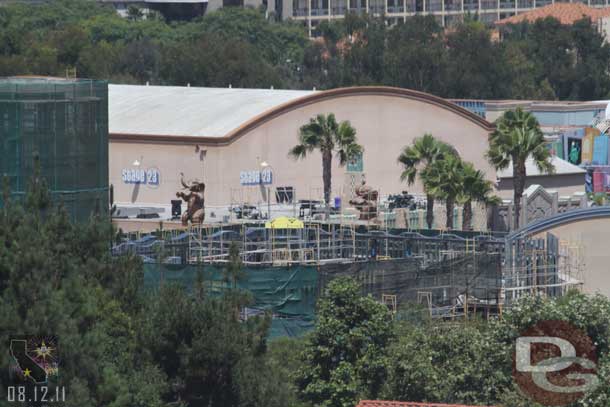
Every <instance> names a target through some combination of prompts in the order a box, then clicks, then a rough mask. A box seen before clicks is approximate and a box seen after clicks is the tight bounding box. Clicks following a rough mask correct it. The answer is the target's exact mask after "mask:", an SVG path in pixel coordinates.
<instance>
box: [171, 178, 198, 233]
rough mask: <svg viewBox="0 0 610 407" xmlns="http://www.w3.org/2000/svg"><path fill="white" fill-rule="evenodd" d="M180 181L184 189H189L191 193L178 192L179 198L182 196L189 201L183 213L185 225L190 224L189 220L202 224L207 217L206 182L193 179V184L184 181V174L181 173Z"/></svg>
mask: <svg viewBox="0 0 610 407" xmlns="http://www.w3.org/2000/svg"><path fill="white" fill-rule="evenodd" d="M180 183H181V184H182V186H183V187H184V189H188V190H189V193H184V192H176V196H177V197H178V198H182V199H183V200H184V201H185V202H187V207H186V212H184V213H183V214H182V216H181V217H180V220H182V225H183V226H188V223H189V220H190V221H191V223H192V224H193V225H195V224H202V223H203V220H204V219H205V198H204V196H203V194H204V192H205V184H204V183H203V182H198V181H196V180H195V181H191V185H187V183H186V182H184V174H183V173H180Z"/></svg>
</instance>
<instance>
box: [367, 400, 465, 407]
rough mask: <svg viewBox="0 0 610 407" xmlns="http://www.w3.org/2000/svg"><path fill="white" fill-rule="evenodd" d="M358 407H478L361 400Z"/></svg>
mask: <svg viewBox="0 0 610 407" xmlns="http://www.w3.org/2000/svg"><path fill="white" fill-rule="evenodd" d="M356 407H476V406H466V405H464V404H438V403H412V402H408V401H386V400H361V401H360V403H358V405H357V406H356Z"/></svg>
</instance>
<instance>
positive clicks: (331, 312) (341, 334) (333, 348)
mask: <svg viewBox="0 0 610 407" xmlns="http://www.w3.org/2000/svg"><path fill="white" fill-rule="evenodd" d="M392 339H393V330H392V326H391V318H390V313H389V310H388V309H387V307H386V306H385V305H383V304H379V303H378V302H376V301H375V300H374V299H373V298H372V297H371V296H367V297H362V296H361V295H360V288H359V286H358V284H357V283H355V282H354V281H353V280H350V279H336V280H333V281H332V282H331V283H330V284H329V285H328V288H327V290H326V292H325V294H324V296H323V297H322V298H321V299H320V300H319V302H318V314H317V322H316V327H315V329H314V331H313V332H312V334H311V336H310V337H309V339H308V341H307V344H306V349H305V351H304V352H303V356H302V358H303V367H302V368H301V369H300V370H299V372H298V373H297V386H298V388H299V390H300V396H301V397H302V398H303V400H305V401H309V402H311V403H313V404H315V405H320V406H342V407H348V406H350V407H351V406H354V405H355V404H356V403H357V401H358V400H359V399H375V398H376V397H378V396H379V394H380V391H381V387H382V385H383V383H384V381H385V377H386V365H387V363H388V361H387V356H388V355H387V353H386V352H387V346H388V345H389V344H390V342H391V341H392Z"/></svg>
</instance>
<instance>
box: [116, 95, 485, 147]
mask: <svg viewBox="0 0 610 407" xmlns="http://www.w3.org/2000/svg"><path fill="white" fill-rule="evenodd" d="M366 95H371V96H393V97H402V98H406V99H411V100H416V101H420V102H423V103H428V104H431V105H434V106H437V107H440V108H442V109H445V110H448V111H450V112H452V113H455V114H457V115H458V116H461V117H463V118H464V119H466V120H469V121H470V122H472V123H474V124H475V125H477V126H479V127H481V128H482V129H484V130H485V131H487V132H491V131H492V130H493V129H494V126H493V124H491V123H490V122H488V121H487V120H485V119H483V118H482V117H480V116H477V115H476V114H474V113H472V112H470V111H469V110H466V109H464V108H463V107H460V106H458V105H456V104H455V103H452V102H449V101H448V100H445V99H443V98H440V97H438V96H434V95H431V94H429V93H424V92H419V91H415V90H411V89H403V88H395V87H389V86H354V87H349V88H337V89H331V90H325V91H319V92H315V93H313V94H311V95H306V96H302V97H300V98H297V99H294V100H291V101H289V102H286V103H282V104H280V105H278V106H275V107H273V108H271V109H269V110H267V111H265V112H263V113H261V114H259V115H257V116H255V117H253V118H251V119H250V120H248V121H246V122H245V123H243V124H241V125H240V126H238V127H237V128H235V129H233V130H231V131H230V132H229V133H227V134H226V135H225V136H222V137H200V136H188V135H184V136H172V135H163V134H126V133H111V134H110V138H111V139H112V140H114V141H123V140H124V141H150V142H157V141H158V142H170V143H172V142H179V143H188V142H191V143H192V142H196V143H202V144H208V145H227V144H231V143H232V142H234V141H235V140H236V139H238V138H240V137H241V136H243V135H245V134H246V133H248V132H250V131H252V130H254V129H256V128H257V127H259V126H261V125H263V124H265V123H267V122H268V121H270V120H272V119H274V118H276V117H278V116H281V115H283V114H285V113H288V112H291V111H293V110H296V109H298V108H300V107H303V106H308V105H310V104H313V103H317V102H322V101H325V100H330V99H337V98H341V97H349V96H366Z"/></svg>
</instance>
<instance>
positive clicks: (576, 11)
mask: <svg viewBox="0 0 610 407" xmlns="http://www.w3.org/2000/svg"><path fill="white" fill-rule="evenodd" d="M607 16H610V7H603V8H595V7H589V6H587V5H585V4H583V3H553V4H549V5H547V6H544V7H540V8H536V9H533V10H529V11H526V12H524V13H520V14H517V15H515V16H512V17H508V18H504V19H502V20H499V21H496V25H505V24H517V23H521V22H523V21H530V22H532V21H536V20H538V19H541V18H547V17H554V18H556V19H557V20H559V21H560V22H561V24H568V25H569V24H574V22H576V21H578V20H580V19H582V18H585V17H589V18H590V19H591V21H593V22H596V21H597V20H598V19H600V18H602V17H607Z"/></svg>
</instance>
